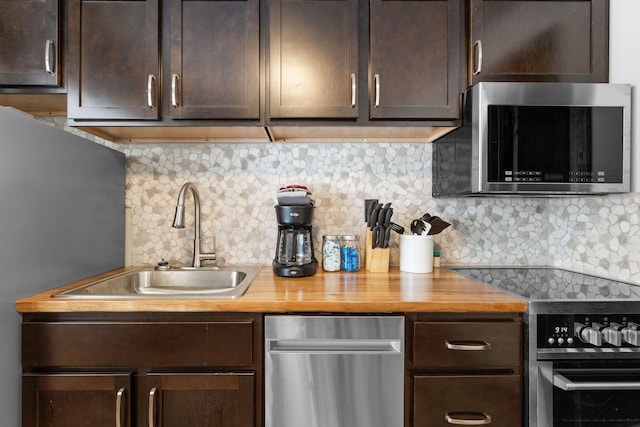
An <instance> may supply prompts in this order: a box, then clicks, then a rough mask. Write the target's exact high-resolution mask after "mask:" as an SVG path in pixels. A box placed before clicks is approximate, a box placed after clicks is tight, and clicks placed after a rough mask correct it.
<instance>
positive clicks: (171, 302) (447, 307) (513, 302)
mask: <svg viewBox="0 0 640 427" xmlns="http://www.w3.org/2000/svg"><path fill="white" fill-rule="evenodd" d="M128 269H130V268H127V269H121V270H116V271H114V272H111V273H107V274H103V275H100V276H96V277H94V278H91V279H87V280H82V281H78V282H75V283H72V284H69V285H65V286H61V287H59V288H56V289H52V290H50V291H46V292H42V293H39V294H36V295H33V296H31V297H27V298H23V299H20V300H18V301H16V308H17V310H18V311H19V312H21V313H37V312H53V313H56V312H210V311H226V312H270V313H285V312H333V313H351V312H353V313H384V312H483V313H491V312H493V313H496V312H505V313H506V312H510V313H522V312H524V311H525V310H526V308H527V303H526V301H524V300H522V299H519V298H516V297H513V296H510V295H508V294H506V293H504V292H501V291H500V290H497V289H494V288H492V287H490V286H487V285H483V284H481V283H479V282H476V281H473V280H469V279H466V278H464V277H462V276H460V275H458V274H456V273H454V272H452V271H450V270H447V269H445V268H436V269H434V271H433V273H430V274H413V273H404V272H401V271H399V269H398V267H392V268H391V269H390V271H389V272H388V273H369V272H366V271H360V272H356V273H346V272H337V273H326V272H323V271H322V269H321V268H319V269H318V272H317V273H316V274H315V275H314V276H311V277H305V278H283V277H278V276H276V275H274V274H273V271H272V269H271V267H270V266H265V267H263V268H262V270H261V272H260V273H259V274H258V276H257V277H256V278H255V280H254V282H253V284H252V285H251V287H250V288H249V290H248V291H247V293H246V294H245V295H244V296H242V297H239V298H236V299H215V298H207V297H203V298H193V297H191V298H180V297H178V296H176V297H171V298H149V297H144V298H143V297H131V298H122V297H119V298H110V299H109V298H104V299H72V298H52V297H51V295H52V294H54V293H56V292H59V291H61V290H64V289H69V288H72V287H75V286H79V285H82V284H85V283H88V282H90V281H93V280H96V279H99V278H106V277H108V276H110V275H113V274H117V273H121V272H123V271H126V270H128Z"/></svg>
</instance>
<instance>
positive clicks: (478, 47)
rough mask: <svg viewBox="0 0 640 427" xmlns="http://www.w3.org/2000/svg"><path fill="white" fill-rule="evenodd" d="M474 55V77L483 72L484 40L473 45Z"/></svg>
mask: <svg viewBox="0 0 640 427" xmlns="http://www.w3.org/2000/svg"><path fill="white" fill-rule="evenodd" d="M473 53H474V58H475V68H474V70H473V75H474V76H477V75H478V74H480V73H481V72H482V40H476V42H475V43H474V44H473Z"/></svg>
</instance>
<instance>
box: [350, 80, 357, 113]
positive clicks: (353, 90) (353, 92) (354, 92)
mask: <svg viewBox="0 0 640 427" xmlns="http://www.w3.org/2000/svg"><path fill="white" fill-rule="evenodd" d="M357 89H358V88H357V86H356V73H351V108H355V106H356V100H357Z"/></svg>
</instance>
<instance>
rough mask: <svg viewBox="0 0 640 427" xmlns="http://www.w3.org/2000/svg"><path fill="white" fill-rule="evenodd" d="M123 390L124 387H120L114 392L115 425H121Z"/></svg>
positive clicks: (119, 426)
mask: <svg viewBox="0 0 640 427" xmlns="http://www.w3.org/2000/svg"><path fill="white" fill-rule="evenodd" d="M125 391H126V390H125V388H124V387H122V388H121V389H120V390H118V393H116V427H122V399H123V397H124V393H125Z"/></svg>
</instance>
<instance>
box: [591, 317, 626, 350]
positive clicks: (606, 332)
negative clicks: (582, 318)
mask: <svg viewBox="0 0 640 427" xmlns="http://www.w3.org/2000/svg"><path fill="white" fill-rule="evenodd" d="M591 326H592V327H593V328H595V329H598V330H599V331H600V335H602V340H603V341H604V342H606V343H609V344H611V345H614V346H616V347H620V346H621V345H622V334H621V333H620V331H619V330H617V329H616V328H614V327H611V326H605V325H602V324H600V323H596V322H593V323H592V324H591Z"/></svg>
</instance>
